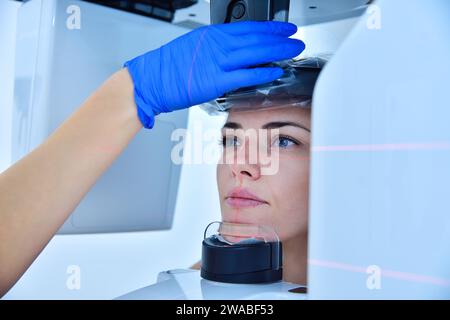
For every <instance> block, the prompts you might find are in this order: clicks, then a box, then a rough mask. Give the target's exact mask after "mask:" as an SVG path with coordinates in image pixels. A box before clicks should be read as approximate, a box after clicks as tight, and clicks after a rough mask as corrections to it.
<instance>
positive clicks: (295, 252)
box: [282, 234, 308, 285]
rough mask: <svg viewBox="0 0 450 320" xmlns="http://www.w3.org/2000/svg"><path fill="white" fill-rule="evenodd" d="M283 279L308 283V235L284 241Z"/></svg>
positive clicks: (297, 282)
mask: <svg viewBox="0 0 450 320" xmlns="http://www.w3.org/2000/svg"><path fill="white" fill-rule="evenodd" d="M282 245H283V280H284V281H287V282H292V283H296V284H302V285H306V284H307V281H306V280H307V279H306V275H307V272H306V271H307V262H308V235H307V234H302V235H300V236H298V237H295V238H292V239H289V240H286V241H283V244H282Z"/></svg>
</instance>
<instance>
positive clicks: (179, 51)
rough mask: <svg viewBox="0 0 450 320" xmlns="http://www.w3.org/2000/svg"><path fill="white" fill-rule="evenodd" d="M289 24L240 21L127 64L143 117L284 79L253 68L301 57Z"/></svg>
mask: <svg viewBox="0 0 450 320" xmlns="http://www.w3.org/2000/svg"><path fill="white" fill-rule="evenodd" d="M296 31H297V27H296V26H295V25H293V24H290V23H285V22H272V21H271V22H256V21H252V22H236V23H231V24H220V25H211V26H206V27H202V28H199V29H196V30H194V31H191V32H189V33H187V34H185V35H183V36H181V37H179V38H177V39H175V40H173V41H172V42H170V43H168V44H166V45H164V46H162V47H161V48H159V49H156V50H153V51H150V52H148V53H146V54H143V55H141V56H139V57H137V58H135V59H133V60H130V61H128V62H126V63H125V67H127V68H128V71H129V73H130V75H131V77H132V79H133V82H134V97H135V101H136V105H137V108H138V115H139V118H140V120H141V122H142V124H143V125H144V127H146V128H152V127H153V125H154V121H155V119H154V117H155V116H156V115H158V114H159V113H161V112H170V111H174V110H179V109H183V108H187V107H190V106H193V105H196V104H200V103H203V102H206V101H210V100H212V99H215V98H218V97H220V96H222V95H223V94H225V93H227V92H229V91H233V90H235V89H238V88H241V87H247V86H253V85H259V84H263V83H266V82H270V81H273V80H275V79H277V78H279V77H281V76H282V74H283V71H282V69H280V68H249V67H252V66H256V65H259V64H264V63H269V62H273V61H279V60H284V59H288V58H292V57H295V56H297V55H299V54H300V53H301V52H302V51H303V50H304V48H305V45H304V43H303V42H302V41H300V40H295V39H290V38H289V36H291V35H293V34H294V33H295V32H296Z"/></svg>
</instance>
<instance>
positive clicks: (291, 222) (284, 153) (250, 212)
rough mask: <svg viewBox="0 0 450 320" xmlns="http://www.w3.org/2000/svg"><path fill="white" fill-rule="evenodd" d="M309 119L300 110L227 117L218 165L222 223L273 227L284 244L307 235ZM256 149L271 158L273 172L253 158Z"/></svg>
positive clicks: (307, 111)
mask: <svg viewBox="0 0 450 320" xmlns="http://www.w3.org/2000/svg"><path fill="white" fill-rule="evenodd" d="M310 118H311V111H310V109H301V108H296V107H284V108H277V109H267V110H257V111H231V112H230V113H229V116H228V119H227V122H226V124H225V125H224V128H223V129H222V135H223V138H222V140H223V145H224V148H223V153H222V159H221V161H220V163H219V164H218V166H217V182H218V188H219V197H220V206H221V211H222V220H223V221H225V222H233V223H244V224H257V225H266V226H271V227H272V228H274V229H275V231H276V232H277V234H278V236H279V237H280V240H282V241H286V240H289V239H292V238H294V237H296V236H301V235H304V234H306V232H307V226H308V184H309V158H310V128H311V126H310V125H311V123H310ZM248 129H250V130H249V132H252V131H253V132H255V130H256V132H257V133H258V134H257V135H256V137H255V135H252V134H248V135H247V134H246V132H247V131H246V130H248ZM252 148H253V149H252ZM255 148H256V149H257V150H258V154H263V155H269V157H268V158H266V159H265V160H264V161H267V160H268V159H269V160H270V161H271V166H272V169H271V170H265V168H266V169H267V167H268V163H267V162H264V161H263V160H262V159H263V158H261V157H258V158H257V160H256V161H255V158H252V156H251V152H252V150H255ZM230 155H231V156H230ZM275 157H277V158H275ZM224 159H226V160H224ZM276 162H278V163H277V165H276V166H275V167H276V168H275V170H274V169H273V167H274V166H273V163H276Z"/></svg>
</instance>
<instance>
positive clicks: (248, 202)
mask: <svg viewBox="0 0 450 320" xmlns="http://www.w3.org/2000/svg"><path fill="white" fill-rule="evenodd" d="M225 201H226V203H227V204H228V205H229V206H230V207H233V208H248V207H256V206H260V205H262V204H267V202H265V201H259V200H255V199H247V198H238V197H227V198H226V199H225Z"/></svg>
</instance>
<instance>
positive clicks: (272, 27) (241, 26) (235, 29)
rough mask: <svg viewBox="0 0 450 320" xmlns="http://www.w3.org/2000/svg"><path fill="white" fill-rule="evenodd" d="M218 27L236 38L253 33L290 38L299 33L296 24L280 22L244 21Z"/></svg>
mask: <svg viewBox="0 0 450 320" xmlns="http://www.w3.org/2000/svg"><path fill="white" fill-rule="evenodd" d="M216 26H217V27H218V28H219V29H220V30H222V31H224V32H227V33H228V34H231V35H235V36H236V35H244V34H251V33H264V34H273V35H279V36H286V37H289V36H292V35H293V34H294V33H296V32H297V26H296V25H295V24H292V23H289V22H280V21H244V22H234V23H227V24H221V25H216Z"/></svg>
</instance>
